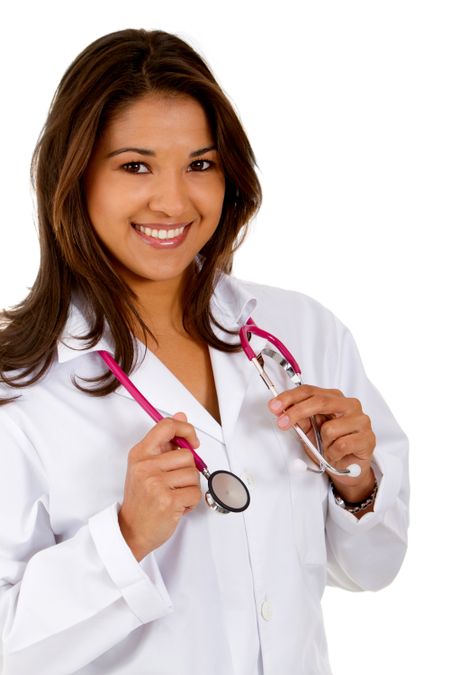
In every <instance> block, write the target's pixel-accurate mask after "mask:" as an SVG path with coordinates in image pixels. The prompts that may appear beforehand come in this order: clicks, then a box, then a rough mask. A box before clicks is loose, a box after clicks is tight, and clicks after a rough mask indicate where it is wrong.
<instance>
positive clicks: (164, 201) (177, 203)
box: [148, 171, 190, 218]
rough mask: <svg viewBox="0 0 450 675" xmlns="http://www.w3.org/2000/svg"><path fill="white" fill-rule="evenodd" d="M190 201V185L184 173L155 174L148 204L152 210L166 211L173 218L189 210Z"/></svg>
mask: <svg viewBox="0 0 450 675" xmlns="http://www.w3.org/2000/svg"><path fill="white" fill-rule="evenodd" d="M189 203H190V198H189V192H188V186H187V185H186V183H185V181H184V180H183V176H182V175H180V174H178V173H176V172H175V171H174V172H170V173H165V174H164V175H162V174H161V175H160V176H158V177H156V176H155V179H154V180H153V181H152V186H151V192H150V194H149V195H148V206H149V208H150V210H151V211H155V212H159V213H164V214H165V215H167V216H170V217H172V218H173V217H178V216H183V215H185V214H186V212H187V210H188V207H189Z"/></svg>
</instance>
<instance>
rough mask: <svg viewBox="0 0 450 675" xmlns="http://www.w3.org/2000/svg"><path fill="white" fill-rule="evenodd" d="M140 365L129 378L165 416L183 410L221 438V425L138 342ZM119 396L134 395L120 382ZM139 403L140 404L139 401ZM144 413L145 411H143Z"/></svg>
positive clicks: (201, 426)
mask: <svg viewBox="0 0 450 675" xmlns="http://www.w3.org/2000/svg"><path fill="white" fill-rule="evenodd" d="M138 351H139V360H138V364H139V365H138V367H137V368H136V369H135V370H134V371H133V372H132V373H131V375H130V379H131V381H132V382H133V384H134V385H135V386H136V387H137V388H138V389H139V391H140V392H141V393H142V394H143V395H144V396H145V398H147V399H148V400H149V401H150V403H151V404H152V405H153V406H154V407H155V408H157V410H159V412H160V413H161V415H163V416H164V417H170V416H171V415H173V414H174V413H176V412H184V413H185V414H186V416H187V418H188V421H189V422H190V423H191V424H193V425H194V427H196V428H197V429H200V430H201V431H203V432H204V433H206V434H209V435H210V436H212V437H213V438H215V439H216V440H218V441H220V442H222V441H223V435H222V429H221V427H220V425H219V424H218V423H217V422H216V420H215V419H214V418H213V417H212V416H211V415H210V414H209V412H208V411H207V410H206V408H204V407H203V406H202V405H201V404H200V403H199V401H197V399H196V398H195V396H193V395H192V394H191V393H190V391H189V390H188V389H186V387H185V386H184V385H183V384H182V383H181V382H180V381H179V380H178V378H177V377H176V376H175V375H174V374H173V373H172V372H171V371H170V370H169V369H168V368H167V367H166V366H165V365H164V364H163V363H162V362H161V361H160V360H159V359H158V358H157V357H156V356H155V355H154V354H153V353H152V352H151V351H149V350H147V352H146V353H145V354H144V347H143V345H140V346H139V349H138ZM115 393H116V394H118V395H119V396H126V397H127V398H132V396H131V394H130V393H129V392H128V391H127V390H126V389H125V388H124V387H123V386H122V385H121V386H120V387H119V388H118V389H117V390H116V392H115ZM136 405H138V404H137V403H136ZM142 414H146V413H144V411H142Z"/></svg>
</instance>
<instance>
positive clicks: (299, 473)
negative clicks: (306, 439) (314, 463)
mask: <svg viewBox="0 0 450 675" xmlns="http://www.w3.org/2000/svg"><path fill="white" fill-rule="evenodd" d="M289 481H290V490H291V500H292V520H293V528H294V539H295V545H296V548H297V553H298V556H299V559H300V561H301V562H302V563H303V564H305V565H325V564H326V560H327V553H326V543H325V521H326V511H327V503H328V481H327V479H326V478H324V477H323V476H321V475H319V474H315V473H313V472H311V471H308V470H307V469H306V465H305V464H304V462H303V460H302V459H300V458H297V459H294V460H293V461H292V463H291V466H290V467H289Z"/></svg>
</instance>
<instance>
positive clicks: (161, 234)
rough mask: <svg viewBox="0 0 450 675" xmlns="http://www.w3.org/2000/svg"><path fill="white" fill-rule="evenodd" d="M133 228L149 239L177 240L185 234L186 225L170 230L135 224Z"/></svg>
mask: <svg viewBox="0 0 450 675" xmlns="http://www.w3.org/2000/svg"><path fill="white" fill-rule="evenodd" d="M133 227H134V229H135V230H137V231H138V232H142V234H145V235H146V236H147V237H153V239H175V238H176V237H179V236H180V235H182V234H183V231H184V228H185V227H186V225H180V226H179V227H176V228H173V229H170V230H168V229H167V228H166V229H156V228H152V227H146V226H145V225H137V224H136V223H133Z"/></svg>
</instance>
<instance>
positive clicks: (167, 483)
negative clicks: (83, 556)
mask: <svg viewBox="0 0 450 675" xmlns="http://www.w3.org/2000/svg"><path fill="white" fill-rule="evenodd" d="M175 436H178V437H182V438H185V439H186V440H187V441H189V442H190V443H191V445H192V446H193V447H194V448H198V447H199V442H198V439H197V436H196V433H195V429H194V427H193V426H192V425H191V424H188V423H187V422H186V416H185V415H184V413H176V414H175V415H174V416H173V417H171V418H165V419H163V420H161V421H160V422H158V423H157V424H156V425H155V426H154V427H153V428H152V429H151V430H150V431H149V432H148V434H147V435H146V436H145V437H144V438H143V439H142V441H140V442H139V443H138V444H137V445H135V446H134V447H133V448H132V449H131V450H130V452H129V454H128V468H127V475H126V479H125V488H124V499H123V502H122V506H121V508H120V511H119V526H120V529H121V531H122V535H123V537H124V539H125V541H126V542H127V544H128V546H129V547H130V549H131V551H132V552H133V554H134V556H135V557H136V559H137V560H142V558H144V557H145V556H146V555H148V553H150V552H151V551H153V550H154V549H156V548H158V546H161V544H163V543H164V542H165V541H167V539H169V537H170V536H171V535H172V534H173V533H174V531H175V529H176V527H177V525H178V523H179V521H180V518H181V517H182V516H183V515H184V514H185V513H187V512H189V511H191V510H192V509H193V508H194V507H195V506H196V505H197V504H198V502H199V501H200V498H201V491H200V474H199V472H198V470H197V468H196V466H195V463H194V457H193V455H192V452H190V450H186V449H184V448H181V449H180V448H178V449H175V446H174V444H173V443H171V440H172V439H173V438H174V437H175Z"/></svg>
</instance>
